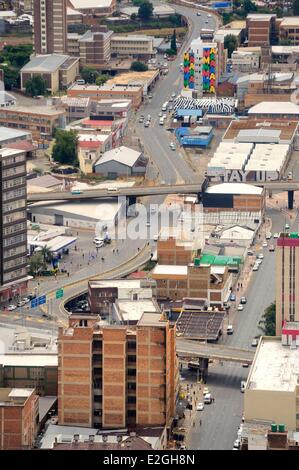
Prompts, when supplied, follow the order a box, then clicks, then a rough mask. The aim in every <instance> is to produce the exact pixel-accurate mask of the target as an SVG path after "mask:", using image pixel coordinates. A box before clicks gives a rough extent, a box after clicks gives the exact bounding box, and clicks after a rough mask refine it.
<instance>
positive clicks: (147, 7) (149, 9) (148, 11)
mask: <svg viewBox="0 0 299 470" xmlns="http://www.w3.org/2000/svg"><path fill="white" fill-rule="evenodd" d="M153 11H154V7H153V4H152V3H150V2H143V3H141V5H140V7H139V9H138V16H139V18H141V19H142V20H145V21H147V20H149V19H150V18H151V17H152V16H153Z"/></svg>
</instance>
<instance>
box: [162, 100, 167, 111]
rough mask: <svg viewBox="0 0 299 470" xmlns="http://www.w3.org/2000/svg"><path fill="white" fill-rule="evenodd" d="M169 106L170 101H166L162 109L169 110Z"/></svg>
mask: <svg viewBox="0 0 299 470" xmlns="http://www.w3.org/2000/svg"><path fill="white" fill-rule="evenodd" d="M167 108H168V101H165V103H164V104H163V106H162V111H167Z"/></svg>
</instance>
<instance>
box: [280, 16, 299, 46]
mask: <svg viewBox="0 0 299 470" xmlns="http://www.w3.org/2000/svg"><path fill="white" fill-rule="evenodd" d="M279 38H280V40H289V41H290V46H298V45H299V17H298V16H290V17H287V18H283V19H282V21H281V23H280V25H279Z"/></svg>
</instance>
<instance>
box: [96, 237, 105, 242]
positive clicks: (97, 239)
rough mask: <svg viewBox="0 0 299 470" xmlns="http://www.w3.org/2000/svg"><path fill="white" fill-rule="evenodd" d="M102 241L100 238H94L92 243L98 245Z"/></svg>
mask: <svg viewBox="0 0 299 470" xmlns="http://www.w3.org/2000/svg"><path fill="white" fill-rule="evenodd" d="M103 241H104V238H100V237H95V238H94V239H93V243H100V242H103Z"/></svg>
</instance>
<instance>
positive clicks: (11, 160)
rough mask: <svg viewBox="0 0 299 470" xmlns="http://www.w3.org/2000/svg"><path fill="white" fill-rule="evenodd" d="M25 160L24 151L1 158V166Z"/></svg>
mask: <svg viewBox="0 0 299 470" xmlns="http://www.w3.org/2000/svg"><path fill="white" fill-rule="evenodd" d="M25 161H26V155H25V154H24V153H22V154H20V155H16V156H11V157H5V158H3V160H2V166H3V167H6V166H8V165H12V164H13V163H20V162H25Z"/></svg>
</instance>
